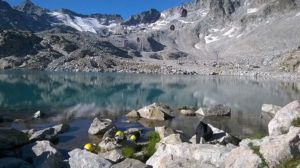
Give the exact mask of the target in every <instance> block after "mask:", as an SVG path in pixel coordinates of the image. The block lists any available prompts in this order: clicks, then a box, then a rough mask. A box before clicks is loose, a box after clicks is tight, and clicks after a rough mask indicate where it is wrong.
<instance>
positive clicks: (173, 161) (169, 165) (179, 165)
mask: <svg viewBox="0 0 300 168" xmlns="http://www.w3.org/2000/svg"><path fill="white" fill-rule="evenodd" d="M161 160H162V161H163V162H161V163H160V168H186V167H188V168H201V167H203V168H217V167H216V166H215V165H212V164H209V163H197V164H195V163H196V162H197V160H195V159H189V158H182V157H178V156H173V155H167V156H164V157H163V158H162V159H161Z"/></svg>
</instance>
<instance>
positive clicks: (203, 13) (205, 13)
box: [199, 9, 209, 17]
mask: <svg viewBox="0 0 300 168" xmlns="http://www.w3.org/2000/svg"><path fill="white" fill-rule="evenodd" d="M208 12H209V10H208V9H206V10H202V11H200V12H199V13H200V15H201V16H202V17H205V16H206V15H207V14H208Z"/></svg>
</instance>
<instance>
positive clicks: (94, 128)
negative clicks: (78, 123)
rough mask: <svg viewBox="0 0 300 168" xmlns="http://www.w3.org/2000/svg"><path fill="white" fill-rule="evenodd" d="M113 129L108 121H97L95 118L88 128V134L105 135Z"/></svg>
mask: <svg viewBox="0 0 300 168" xmlns="http://www.w3.org/2000/svg"><path fill="white" fill-rule="evenodd" d="M112 127H113V123H112V121H111V120H110V119H98V118H95V119H94V120H93V122H92V124H91V126H90V128H89V134H92V135H96V134H101V133H105V132H106V131H107V130H109V129H110V128H112Z"/></svg>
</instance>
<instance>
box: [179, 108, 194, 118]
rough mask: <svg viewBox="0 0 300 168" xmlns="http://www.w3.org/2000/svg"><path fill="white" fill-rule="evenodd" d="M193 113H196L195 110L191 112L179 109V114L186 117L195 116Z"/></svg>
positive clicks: (190, 110)
mask: <svg viewBox="0 0 300 168" xmlns="http://www.w3.org/2000/svg"><path fill="white" fill-rule="evenodd" d="M195 112H196V111H195V110H192V109H181V110H180V113H181V114H182V115H186V116H194V115H196V113H195Z"/></svg>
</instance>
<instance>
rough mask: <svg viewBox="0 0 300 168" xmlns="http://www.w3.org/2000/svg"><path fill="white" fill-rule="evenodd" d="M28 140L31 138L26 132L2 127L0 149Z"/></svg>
mask: <svg viewBox="0 0 300 168" xmlns="http://www.w3.org/2000/svg"><path fill="white" fill-rule="evenodd" d="M28 142H29V139H28V137H27V135H26V134H25V133H24V132H22V131H19V130H16V129H14V128H0V151H2V150H5V149H11V148H14V147H16V146H20V145H24V144H26V143H28ZM0 153H1V152H0Z"/></svg>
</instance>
